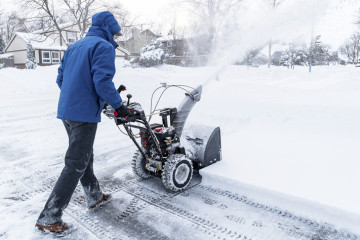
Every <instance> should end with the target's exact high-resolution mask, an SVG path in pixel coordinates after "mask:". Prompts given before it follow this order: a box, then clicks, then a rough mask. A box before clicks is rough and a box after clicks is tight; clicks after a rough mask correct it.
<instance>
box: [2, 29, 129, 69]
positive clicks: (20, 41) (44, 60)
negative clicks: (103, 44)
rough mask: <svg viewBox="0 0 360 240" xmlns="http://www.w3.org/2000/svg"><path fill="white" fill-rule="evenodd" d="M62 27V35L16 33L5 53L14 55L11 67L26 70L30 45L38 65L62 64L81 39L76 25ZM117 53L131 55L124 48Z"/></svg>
mask: <svg viewBox="0 0 360 240" xmlns="http://www.w3.org/2000/svg"><path fill="white" fill-rule="evenodd" d="M60 27H61V29H62V31H61V35H60V34H59V32H58V31H57V30H54V29H52V30H49V31H46V32H44V31H36V32H33V33H24V32H16V33H15V34H14V36H13V37H12V38H11V40H10V41H9V44H8V45H7V46H6V48H5V51H4V52H5V53H6V54H12V55H13V64H10V66H11V65H14V66H15V67H18V68H25V63H26V60H27V44H28V43H30V44H31V45H32V47H33V49H34V50H35V60H36V63H37V64H38V65H40V66H45V65H52V64H60V62H61V59H62V57H63V56H64V53H65V51H66V49H67V47H68V46H69V45H71V44H72V43H74V42H76V41H77V40H79V39H80V32H79V30H78V29H77V26H76V25H75V24H62V25H60ZM60 36H62V37H60ZM115 52H116V56H117V57H122V58H125V57H126V56H128V55H130V52H129V51H127V50H126V49H124V48H122V47H119V48H117V49H116V51H115ZM8 65H9V64H8Z"/></svg>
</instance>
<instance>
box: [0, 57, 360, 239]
mask: <svg viewBox="0 0 360 240" xmlns="http://www.w3.org/2000/svg"><path fill="white" fill-rule="evenodd" d="M117 65H118V66H119V67H118V70H117V75H116V78H115V85H116V86H117V85H119V84H120V83H122V84H125V85H126V86H127V89H128V92H127V93H131V94H132V95H133V100H134V101H137V102H140V103H141V104H142V105H143V107H144V109H145V110H146V111H147V112H148V110H147V109H149V107H150V97H151V94H152V91H153V90H154V89H155V88H156V87H158V86H159V83H160V82H167V83H169V84H188V85H191V86H196V85H197V84H199V83H206V84H205V86H204V91H203V97H202V100H201V101H200V102H199V103H198V104H197V105H196V106H195V108H194V109H193V111H192V113H191V115H190V117H189V119H188V120H189V123H197V122H200V123H202V124H204V123H205V124H207V125H213V126H220V127H221V130H222V146H223V151H222V152H223V160H222V161H221V162H219V163H217V164H214V165H213V166H210V167H208V168H206V169H204V170H202V171H201V172H200V174H201V176H202V179H201V177H197V178H195V179H194V181H193V182H192V184H191V188H190V189H189V190H187V191H185V192H184V193H181V194H173V193H170V192H167V191H165V190H164V189H163V187H162V186H161V184H160V183H159V181H158V180H157V179H151V180H146V181H144V180H143V181H141V180H140V179H138V178H136V177H135V176H134V174H133V173H132V172H131V168H130V165H129V164H130V159H131V156H132V154H133V152H134V150H135V147H134V146H133V144H132V143H131V141H130V140H129V139H128V138H127V137H126V136H123V135H122V134H121V133H119V131H118V130H117V128H116V126H115V125H114V123H113V122H112V121H111V120H109V119H106V118H105V117H103V120H102V122H101V123H100V125H99V128H98V133H97V138H96V142H95V172H96V174H97V176H98V178H99V179H100V183H101V185H102V187H103V188H104V190H105V191H107V192H111V193H113V195H114V200H113V201H112V203H111V204H109V205H108V206H104V207H103V208H102V209H100V211H98V212H95V213H91V212H87V211H86V210H85V206H84V199H83V197H82V191H81V188H77V190H76V192H75V193H74V196H73V199H72V201H71V204H70V205H69V207H68V208H67V209H66V211H65V214H64V220H67V221H69V222H72V223H73V224H74V226H75V227H76V228H77V230H76V231H75V232H73V233H72V234H70V235H69V236H67V237H66V238H68V239H194V238H197V239H254V240H255V239H266V240H268V239H276V240H278V239H336V240H337V239H360V227H359V226H360V205H359V204H358V203H359V202H360V192H359V190H358V183H359V182H360V175H359V174H358V173H359V169H360V163H359V157H360V152H359V146H360V138H359V133H360V126H359V122H360V112H359V109H360V94H359V90H360V81H359V79H358V74H359V73H358V72H359V69H357V68H354V67H339V66H330V67H321V68H313V73H312V74H309V73H308V72H307V69H306V68H296V69H295V70H288V69H285V68H271V69H270V70H269V69H267V68H249V69H248V68H245V67H238V66H230V67H227V68H225V69H223V68H220V70H221V71H219V69H218V68H216V67H206V68H180V67H174V66H161V67H158V68H149V69H141V68H140V69H132V68H120V65H121V63H120V62H118V63H117ZM56 70H57V67H56V66H50V67H38V68H37V69H36V70H35V71H28V70H17V69H2V70H0V98H1V100H2V101H0V111H1V115H0V124H1V127H0V162H1V166H0V176H1V179H0V219H2V221H1V224H0V239H48V238H51V237H48V236H46V235H45V236H44V235H41V234H39V233H38V232H36V231H34V224H35V221H36V218H37V216H38V214H39V212H40V211H41V209H42V207H43V205H44V203H45V201H46V199H47V197H48V195H49V192H50V191H51V188H52V186H53V184H54V181H56V178H57V176H58V174H59V173H60V171H61V169H62V166H63V165H62V164H63V157H64V153H65V150H66V147H67V136H66V133H65V130H64V127H63V126H62V123H61V121H59V120H57V119H56V108H57V99H58V95H59V90H58V88H57V85H56V84H55V78H56V74H57V72H56ZM215 73H216V74H215ZM208 79H211V81H208ZM216 79H217V80H216ZM183 96H184V95H183V93H182V92H178V91H177V90H169V92H167V93H165V94H164V97H163V99H162V101H161V102H160V105H162V106H164V107H165V106H177V105H178V104H179V102H180V101H181V99H182V98H183Z"/></svg>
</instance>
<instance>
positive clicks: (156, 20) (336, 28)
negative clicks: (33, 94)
mask: <svg viewBox="0 0 360 240" xmlns="http://www.w3.org/2000/svg"><path fill="white" fill-rule="evenodd" d="M54 1H56V0H54ZM245 1H248V4H255V5H256V4H258V3H259V2H260V1H263V0H245ZM287 1H288V2H290V3H291V2H292V1H293V2H294V3H296V2H297V3H299V2H301V0H287ZM171 2H172V0H151V1H149V0H124V1H121V3H122V4H123V6H124V7H125V8H126V9H127V10H128V11H129V12H130V14H131V16H132V18H135V17H137V19H136V23H138V24H140V23H141V24H148V23H149V24H151V23H153V24H155V25H153V27H155V26H156V25H159V24H160V25H161V24H163V25H164V22H169V21H173V17H171V13H173V12H174V11H175V13H176V15H177V17H176V21H177V23H178V24H180V25H183V26H185V25H187V22H188V19H189V17H188V15H186V14H185V11H184V10H183V9H181V8H180V7H179V8H176V7H175V8H171V7H170V3H171ZM303 2H305V3H310V5H311V3H314V2H318V3H319V4H317V5H316V4H314V5H312V6H310V8H312V9H311V10H310V11H307V12H310V13H308V14H309V17H311V15H319V16H315V18H314V19H315V21H316V22H315V23H314V34H315V35H319V34H321V35H322V40H323V41H324V42H326V43H329V44H331V45H333V47H334V48H336V47H337V46H339V45H341V44H342V43H343V42H344V40H345V38H347V37H349V36H350V35H351V34H352V33H353V32H354V31H355V30H356V28H357V26H356V25H355V24H354V22H355V20H356V16H357V15H359V16H360V13H359V9H360V0H305V1H303ZM0 6H1V8H2V9H8V10H10V9H13V10H14V9H16V6H18V1H14V0H0ZM314 8H316V9H314ZM253 9H254V8H253ZM249 10H251V9H249ZM292 11H294V14H296V11H298V9H293V10H292ZM249 15H250V16H251V14H249ZM256 17H257V16H256V13H255V14H253V19H252V18H248V21H249V22H251V21H252V20H255V19H256ZM304 24H305V23H304ZM154 30H157V29H154Z"/></svg>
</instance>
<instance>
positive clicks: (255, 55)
mask: <svg viewBox="0 0 360 240" xmlns="http://www.w3.org/2000/svg"><path fill="white" fill-rule="evenodd" d="M266 62H267V57H266V56H265V55H264V54H262V53H261V52H260V51H259V49H253V50H250V51H248V52H246V54H245V56H244V57H243V58H240V59H237V60H236V61H235V62H234V64H235V65H247V66H252V67H258V66H260V65H264V64H266Z"/></svg>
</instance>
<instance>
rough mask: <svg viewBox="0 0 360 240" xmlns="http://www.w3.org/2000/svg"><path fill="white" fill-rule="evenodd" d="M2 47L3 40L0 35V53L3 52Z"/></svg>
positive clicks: (3, 45) (3, 46)
mask: <svg viewBox="0 0 360 240" xmlns="http://www.w3.org/2000/svg"><path fill="white" fill-rule="evenodd" d="M4 48H5V44H4V40H3V39H2V36H1V35H0V54H3V53H4Z"/></svg>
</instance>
